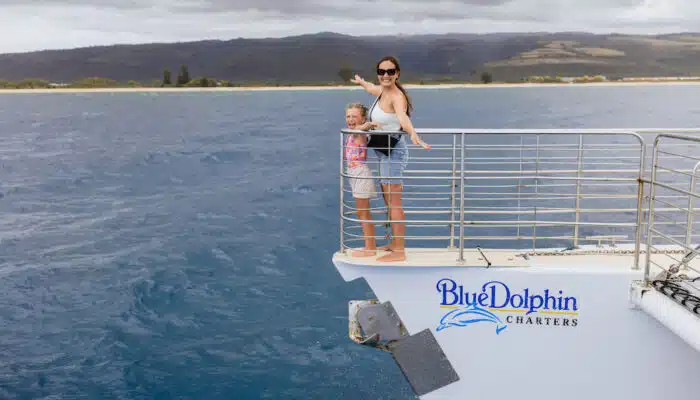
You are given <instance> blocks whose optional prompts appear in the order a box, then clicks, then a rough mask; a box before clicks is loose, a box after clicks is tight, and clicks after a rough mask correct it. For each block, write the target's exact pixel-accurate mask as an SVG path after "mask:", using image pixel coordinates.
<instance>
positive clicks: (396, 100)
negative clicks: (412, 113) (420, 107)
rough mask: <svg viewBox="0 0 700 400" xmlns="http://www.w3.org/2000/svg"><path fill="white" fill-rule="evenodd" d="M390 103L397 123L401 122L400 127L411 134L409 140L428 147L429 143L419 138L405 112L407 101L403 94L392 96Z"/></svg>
mask: <svg viewBox="0 0 700 400" xmlns="http://www.w3.org/2000/svg"><path fill="white" fill-rule="evenodd" d="M392 103H393V106H394V112H395V113H396V117H398V119H399V123H401V128H403V130H405V131H406V132H408V134H409V135H411V141H412V142H413V144H417V145H420V146H421V147H423V148H424V149H426V150H428V149H430V145H429V144H427V143H425V142H424V141H423V139H421V138H420V137H419V136H418V133H416V129H415V128H414V127H413V124H412V123H411V118H409V116H408V114H406V109H407V108H408V102H407V101H406V98H405V97H404V96H393V100H392Z"/></svg>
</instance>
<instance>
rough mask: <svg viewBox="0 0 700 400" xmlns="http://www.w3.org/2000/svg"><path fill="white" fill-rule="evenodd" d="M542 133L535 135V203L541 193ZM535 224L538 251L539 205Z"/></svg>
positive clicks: (535, 210)
mask: <svg viewBox="0 0 700 400" xmlns="http://www.w3.org/2000/svg"><path fill="white" fill-rule="evenodd" d="M539 183H540V135H537V136H536V137H535V204H537V200H539V194H540V188H539ZM533 212H534V216H533V218H534V221H535V223H534V225H532V251H533V252H535V251H537V206H536V205H535V206H534V207H533Z"/></svg>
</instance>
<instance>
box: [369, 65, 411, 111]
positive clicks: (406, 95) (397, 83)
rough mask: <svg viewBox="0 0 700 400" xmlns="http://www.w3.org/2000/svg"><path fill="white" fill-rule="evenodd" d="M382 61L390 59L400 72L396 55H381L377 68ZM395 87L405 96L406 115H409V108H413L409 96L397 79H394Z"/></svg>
mask: <svg viewBox="0 0 700 400" xmlns="http://www.w3.org/2000/svg"><path fill="white" fill-rule="evenodd" d="M384 61H391V63H392V64H394V66H395V67H396V72H399V73H400V72H401V67H400V66H399V60H397V59H396V57H393V56H385V57H382V59H381V60H379V62H378V63H377V67H376V68H379V64H381V63H383V62H384ZM396 87H397V88H399V90H400V91H401V93H403V95H404V96H405V97H406V103H408V110H406V115H408V116H409V117H410V116H411V110H413V103H411V98H410V97H409V96H408V93H406V89H404V88H403V86H401V84H400V83H399V81H398V79H397V80H396Z"/></svg>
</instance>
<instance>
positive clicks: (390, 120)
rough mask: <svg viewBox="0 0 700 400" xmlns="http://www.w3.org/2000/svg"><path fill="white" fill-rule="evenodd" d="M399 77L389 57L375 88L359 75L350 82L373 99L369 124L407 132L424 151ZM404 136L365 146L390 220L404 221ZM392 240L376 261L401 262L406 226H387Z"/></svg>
mask: <svg viewBox="0 0 700 400" xmlns="http://www.w3.org/2000/svg"><path fill="white" fill-rule="evenodd" d="M400 76H401V67H400V66H399V61H398V60H397V59H396V58H394V57H391V56H387V57H383V58H382V59H381V60H379V62H378V63H377V78H378V81H379V85H375V84H373V83H370V82H367V81H365V80H364V79H362V78H361V77H360V76H359V75H355V78H354V79H351V81H352V82H353V83H357V84H359V85H360V86H362V87H363V88H364V89H365V90H366V91H367V92H368V93H370V94H372V95H373V96H376V97H377V99H376V100H375V102H374V104H373V105H372V108H371V109H370V112H369V119H370V121H371V122H374V123H377V124H379V125H380V126H381V127H382V130H385V131H404V132H407V133H408V134H409V135H410V137H411V141H412V142H413V143H414V144H417V145H420V146H421V147H423V148H424V149H429V148H430V146H429V145H428V144H426V143H425V142H423V140H421V138H420V137H419V136H418V134H417V133H416V130H415V129H414V128H413V124H412V123H411V119H410V115H411V110H412V109H413V105H412V104H411V99H410V98H409V97H408V94H407V93H406V90H405V89H404V88H403V87H402V86H401V84H400V83H399V82H398V79H399V77H400ZM405 136H406V135H403V134H392V135H371V136H370V139H369V142H368V143H367V147H372V148H374V151H375V153H376V155H377V157H378V158H379V175H380V176H381V179H380V180H379V182H380V183H381V186H382V192H383V193H384V200H385V201H386V203H387V206H388V208H389V220H390V221H404V220H405V218H406V217H405V214H404V211H403V206H402V205H401V193H402V190H403V181H402V179H401V178H402V176H403V171H404V169H405V168H406V165H407V164H408V147H407V145H406V137H405ZM391 228H392V234H393V240H392V242H391V243H390V244H389V245H388V246H387V250H389V254H386V255H383V256H381V257H379V258H378V259H377V261H387V262H389V261H404V260H405V259H406V252H405V250H404V237H405V234H406V225H405V224H404V223H393V224H391Z"/></svg>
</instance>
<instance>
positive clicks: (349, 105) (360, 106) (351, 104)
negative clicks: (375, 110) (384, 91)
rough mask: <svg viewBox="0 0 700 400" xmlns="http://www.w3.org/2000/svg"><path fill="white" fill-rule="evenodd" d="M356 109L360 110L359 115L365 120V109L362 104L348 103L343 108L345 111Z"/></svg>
mask: <svg viewBox="0 0 700 400" xmlns="http://www.w3.org/2000/svg"><path fill="white" fill-rule="evenodd" d="M353 108H357V109H359V110H360V115H362V118H367V107H365V105H364V104H362V103H350V104H348V105H347V107H345V111H347V110H350V109H353Z"/></svg>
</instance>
